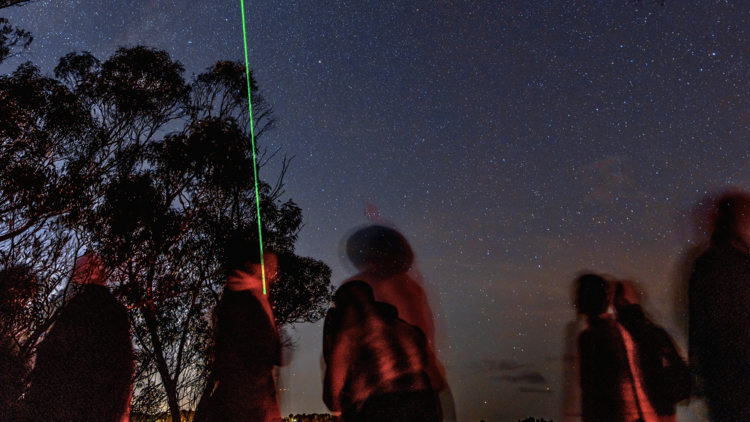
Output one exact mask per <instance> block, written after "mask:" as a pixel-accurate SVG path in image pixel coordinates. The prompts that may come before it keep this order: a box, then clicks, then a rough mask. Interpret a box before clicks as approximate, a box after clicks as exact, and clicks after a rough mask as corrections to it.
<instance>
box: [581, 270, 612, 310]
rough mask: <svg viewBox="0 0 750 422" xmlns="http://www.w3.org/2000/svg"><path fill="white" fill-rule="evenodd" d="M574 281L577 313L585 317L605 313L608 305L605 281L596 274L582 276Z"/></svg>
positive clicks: (607, 285)
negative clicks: (576, 286)
mask: <svg viewBox="0 0 750 422" xmlns="http://www.w3.org/2000/svg"><path fill="white" fill-rule="evenodd" d="M576 281H577V284H578V288H577V290H576V307H577V308H578V313H580V314H582V315H586V316H596V315H601V314H604V313H606V312H607V309H608V308H609V304H610V288H609V283H608V282H607V280H605V279H604V278H603V277H602V276H599V275H597V274H584V275H582V276H580V277H578V279H577V280H576Z"/></svg>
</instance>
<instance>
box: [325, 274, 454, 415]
mask: <svg viewBox="0 0 750 422" xmlns="http://www.w3.org/2000/svg"><path fill="white" fill-rule="evenodd" d="M334 305H335V307H333V308H331V309H330V310H329V312H328V314H327V315H326V320H325V325H324V334H323V336H324V342H323V357H324V359H325V362H326V372H325V378H324V387H323V400H324V402H325V403H326V405H327V406H328V408H329V409H331V410H332V411H334V412H340V413H341V417H342V419H343V421H344V422H376V421H377V422H381V421H382V422H385V421H388V422H399V421H403V422H421V421H424V422H437V421H439V420H440V411H439V407H438V402H437V397H436V391H435V389H434V388H433V387H432V384H431V382H430V379H431V377H430V372H431V371H434V370H435V369H436V368H435V365H434V364H433V363H432V361H433V360H434V356H431V351H430V349H429V347H428V345H427V338H426V337H425V335H424V333H423V332H422V330H421V329H420V328H418V327H416V326H414V325H412V324H409V323H407V322H406V321H404V320H403V319H401V318H399V316H398V310H397V309H396V307H395V306H393V305H390V304H387V303H383V302H376V301H375V297H374V294H373V290H372V288H371V287H370V286H369V285H368V284H367V283H365V282H363V281H350V282H347V283H345V284H343V285H342V286H341V287H340V288H339V289H338V290H337V291H336V295H335V297H334ZM433 376H434V374H433Z"/></svg>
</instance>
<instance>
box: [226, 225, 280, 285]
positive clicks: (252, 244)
mask: <svg viewBox="0 0 750 422" xmlns="http://www.w3.org/2000/svg"><path fill="white" fill-rule="evenodd" d="M221 252H222V253H221V258H222V264H223V269H224V271H225V272H226V274H227V275H231V274H232V273H233V272H235V271H246V265H247V264H250V265H252V264H260V244H259V242H258V238H257V236H253V235H252V234H249V233H246V232H244V231H240V232H237V233H234V234H232V235H231V236H229V237H228V238H227V239H226V240H225V241H224V243H223V245H222V251H221ZM264 252H268V251H264Z"/></svg>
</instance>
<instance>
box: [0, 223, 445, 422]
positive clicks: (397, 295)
mask: <svg viewBox="0 0 750 422" xmlns="http://www.w3.org/2000/svg"><path fill="white" fill-rule="evenodd" d="M225 250H226V253H225V256H224V257H223V259H224V268H223V270H224V274H226V280H225V285H224V291H223V294H222V297H221V300H220V302H219V304H218V306H217V307H216V309H215V312H214V315H215V318H214V322H213V341H212V344H211V345H210V347H209V349H210V355H211V356H210V359H209V361H208V365H209V368H210V371H209V376H208V379H207V380H206V388H205V391H204V393H203V396H202V398H201V399H200V401H199V403H198V406H197V409H196V413H195V418H194V420H195V421H196V422H225V421H248V422H278V421H280V420H281V417H280V411H279V405H278V400H277V394H276V386H275V382H274V377H273V370H274V367H275V366H279V365H281V350H282V346H281V341H280V337H279V332H278V330H277V327H276V325H275V322H274V321H275V318H274V315H273V309H272V307H271V304H270V303H269V300H268V296H267V295H266V294H264V291H263V287H262V283H263V279H264V278H265V282H266V284H271V283H273V281H274V276H275V275H276V274H277V269H278V259H277V257H276V255H274V254H273V253H266V254H265V255H264V256H263V261H264V265H261V262H260V259H261V254H260V250H259V246H258V244H257V243H256V242H254V241H252V240H251V239H249V238H246V237H241V236H238V237H237V238H234V239H231V240H230V241H229V242H228V245H226V248H225ZM347 253H348V255H349V258H350V259H351V260H352V262H353V263H354V264H355V266H356V267H357V268H358V269H359V270H360V273H359V274H358V275H357V276H355V277H354V278H352V279H351V280H347V281H346V282H345V283H344V284H343V285H342V286H341V287H340V288H339V289H338V290H337V291H336V294H335V296H334V306H333V307H331V309H330V310H329V311H328V314H327V316H326V319H325V325H324V327H325V328H324V344H323V358H324V360H325V363H326V370H325V380H324V394H323V400H324V402H325V403H326V405H327V406H328V407H329V409H330V410H331V411H332V412H333V413H335V414H338V415H340V419H341V420H342V421H344V422H360V421H362V422H366V421H393V422H398V421H403V422H407V421H408V422H415V421H416V422H418V421H424V422H438V421H441V420H442V419H443V418H442V415H443V412H444V408H445V409H446V410H447V411H449V412H450V411H451V409H452V403H450V402H449V401H450V396H449V395H448V396H447V397H448V398H446V397H445V395H444V397H443V398H442V399H441V398H440V397H439V394H440V393H441V392H444V391H445V390H446V389H447V383H446V380H445V374H444V370H443V368H442V366H441V364H440V362H439V361H438V360H437V358H436V354H435V350H434V335H435V327H434V322H433V319H432V312H431V310H430V307H429V304H428V301H427V295H426V294H425V291H424V290H423V289H422V287H421V286H420V282H419V280H417V279H415V277H414V276H413V275H410V273H409V269H410V268H411V267H412V263H413V259H414V255H413V253H412V251H411V248H410V246H409V244H408V242H407V241H406V239H405V238H404V237H403V236H402V235H401V234H400V233H399V232H398V231H396V230H394V229H391V228H387V227H384V226H378V225H375V226H369V227H366V228H363V229H361V230H359V231H357V232H356V233H354V235H352V236H351V238H350V239H349V241H348V243H347ZM264 270H265V274H263V273H262V271H264ZM73 274H74V275H73V277H72V279H71V284H70V286H72V287H71V289H72V290H74V291H75V293H74V297H73V298H72V299H70V300H69V301H68V302H67V303H66V304H65V305H64V306H63V307H62V308H61V309H60V310H59V311H58V314H57V315H56V316H55V318H54V325H52V327H51V328H50V329H49V330H48V331H47V332H46V334H45V336H44V339H43V341H41V343H40V344H39V346H38V351H37V353H36V358H35V362H34V365H33V370H31V372H30V376H29V377H28V382H25V384H26V385H27V387H24V386H22V385H21V382H20V379H21V378H25V377H24V376H23V373H24V368H23V367H22V366H23V365H21V366H20V367H19V368H15V372H13V374H11V373H6V374H2V375H3V376H2V377H1V378H0V381H2V383H3V385H0V399H2V401H3V403H2V404H9V406H6V407H2V405H1V404H0V422H6V421H13V422H16V421H18V422H73V421H95V422H123V421H127V420H128V418H129V414H130V402H131V398H132V394H133V390H132V389H133V385H132V383H133V376H134V369H135V365H134V354H133V348H132V344H131V335H130V320H129V317H128V312H127V309H126V308H125V307H124V306H123V305H122V304H121V303H120V302H119V301H118V300H117V299H116V297H115V296H114V295H113V294H112V293H111V292H110V291H109V289H108V288H107V286H106V277H105V270H104V267H103V264H102V263H101V261H100V260H99V259H98V257H97V256H96V254H87V255H84V256H82V257H80V258H79V259H78V260H77V262H76V265H75V269H74V271H73ZM264 276H265V277H264ZM0 346H5V345H4V344H3V345H0ZM0 349H1V350H0V351H1V352H3V354H2V356H0V358H2V359H0V360H2V362H0V365H3V367H0V369H3V368H5V367H6V366H8V365H7V363H8V362H10V361H11V360H12V359H11V358H12V356H13V354H14V351H13V350H12V346H11V345H8V347H0ZM6 349H7V350H6ZM5 352H7V353H5ZM6 355H7V356H6ZM6 357H7V358H8V359H5V358H6ZM11 384H13V385H11ZM21 390H24V391H23V398H22V400H20V401H19V400H17V398H18V397H19V395H21ZM6 396H7V397H6ZM14 400H15V402H14ZM441 403H442V404H441Z"/></svg>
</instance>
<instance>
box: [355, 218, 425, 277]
mask: <svg viewBox="0 0 750 422" xmlns="http://www.w3.org/2000/svg"><path fill="white" fill-rule="evenodd" d="M346 254H347V256H348V258H349V260H350V261H351V262H352V264H354V266H355V267H357V268H358V269H359V270H364V269H366V268H369V269H372V270H374V271H375V272H376V273H378V274H380V275H382V276H393V275H395V274H399V273H402V272H406V271H408V270H409V268H411V266H412V264H413V262H414V252H413V251H412V249H411V246H409V242H407V240H406V238H404V236H403V235H402V234H401V233H399V232H398V231H397V230H395V229H392V228H390V227H385V226H380V225H372V226H368V227H365V228H362V229H360V230H357V231H356V232H355V233H354V234H353V235H351V237H349V239H348V240H347V242H346Z"/></svg>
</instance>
